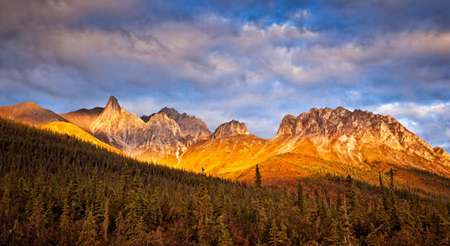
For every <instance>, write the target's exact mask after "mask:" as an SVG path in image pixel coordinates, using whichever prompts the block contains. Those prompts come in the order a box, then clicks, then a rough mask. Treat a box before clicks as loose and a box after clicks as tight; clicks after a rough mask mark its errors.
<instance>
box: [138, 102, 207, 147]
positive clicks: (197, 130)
mask: <svg viewBox="0 0 450 246" xmlns="http://www.w3.org/2000/svg"><path fill="white" fill-rule="evenodd" d="M158 113H162V114H165V115H167V117H169V118H170V119H172V120H174V121H175V122H176V123H177V124H178V125H179V127H180V130H181V136H182V137H183V139H184V142H185V144H186V146H190V145H192V144H194V143H197V142H199V141H203V140H207V139H208V138H209V137H210V135H211V132H210V131H209V129H208V126H206V124H205V122H203V121H202V120H201V119H199V118H197V117H195V116H192V115H188V114H186V113H179V112H178V111H177V110H175V109H174V108H168V107H164V108H163V109H161V110H160V111H159V112H158ZM155 115H156V114H153V115H149V116H142V117H141V118H142V120H144V121H145V122H147V121H149V120H150V119H151V118H152V117H154V116H155Z"/></svg>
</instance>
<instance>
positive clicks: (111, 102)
mask: <svg viewBox="0 0 450 246" xmlns="http://www.w3.org/2000/svg"><path fill="white" fill-rule="evenodd" d="M107 109H108V110H114V111H116V110H120V109H121V108H120V105H119V101H118V100H117V98H116V97H114V96H110V97H109V99H108V103H107V104H106V106H105V110H107Z"/></svg>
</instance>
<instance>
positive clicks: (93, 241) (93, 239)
mask: <svg viewBox="0 0 450 246" xmlns="http://www.w3.org/2000/svg"><path fill="white" fill-rule="evenodd" d="M77 244H78V245H86V246H91V245H98V240H97V225H96V221H95V216H94V214H93V213H92V211H91V209H89V210H88V213H87V215H86V218H85V220H84V224H83V228H82V229H81V232H80V236H79V238H78V242H77Z"/></svg>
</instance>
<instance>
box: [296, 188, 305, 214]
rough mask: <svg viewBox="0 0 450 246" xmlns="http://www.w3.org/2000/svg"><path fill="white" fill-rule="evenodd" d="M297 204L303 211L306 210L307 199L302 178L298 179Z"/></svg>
mask: <svg viewBox="0 0 450 246" xmlns="http://www.w3.org/2000/svg"><path fill="white" fill-rule="evenodd" d="M297 206H298V207H299V209H300V212H301V213H304V211H305V199H304V197H303V186H302V183H301V182H300V180H298V181H297Z"/></svg>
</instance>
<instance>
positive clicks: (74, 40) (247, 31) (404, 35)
mask: <svg viewBox="0 0 450 246" xmlns="http://www.w3.org/2000/svg"><path fill="white" fill-rule="evenodd" d="M255 2H257V3H261V1H253V0H245V1H240V3H237V4H230V3H229V2H228V1H211V2H210V1H208V4H202V3H199V4H190V5H189V6H187V5H186V4H182V3H183V1H173V2H167V1H166V2H164V1H158V0H155V1H142V0H126V1H112V0H92V1H78V0H56V1H44V0H37V1H25V0H18V1H4V0H3V1H2V0H0V89H1V91H2V92H1V93H0V103H2V104H7V103H13V102H17V101H22V100H37V101H38V102H39V101H42V102H46V105H57V106H55V107H57V108H54V109H55V110H57V111H64V110H68V109H75V108H76V107H78V106H79V104H81V105H83V107H85V106H86V105H87V104H89V103H91V104H97V105H102V104H103V103H104V102H103V101H104V99H105V98H107V97H108V96H109V95H110V94H113V95H116V96H118V97H119V98H121V99H123V101H124V103H125V105H126V106H127V107H130V108H131V109H132V110H133V111H134V112H136V113H145V112H146V113H151V112H152V111H156V109H157V108H159V107H162V106H165V105H169V106H175V107H177V108H180V110H184V111H187V112H189V113H193V114H198V115H199V116H201V117H202V118H204V119H205V120H206V121H207V122H208V123H209V125H210V127H211V128H214V127H215V126H217V125H218V124H220V123H221V122H223V121H227V120H229V119H231V118H236V119H239V120H243V121H248V122H249V127H250V129H251V130H252V131H253V132H255V133H257V134H259V135H262V136H265V137H269V136H271V134H273V132H274V131H275V130H276V128H277V126H278V122H279V120H280V119H281V117H282V115H283V114H285V113H288V112H289V113H293V114H298V113H300V112H301V111H304V110H307V109H308V108H310V107H313V106H316V107H321V106H330V107H335V106H338V105H343V106H348V107H351V108H367V107H369V108H373V109H376V110H377V112H385V113H389V114H393V115H394V116H397V117H399V119H401V120H402V122H405V124H408V126H410V127H411V128H414V129H416V131H417V132H418V133H419V134H421V136H423V137H424V138H425V139H427V140H429V141H432V142H433V143H437V144H443V145H445V144H446V142H448V141H446V140H445V139H443V138H442V136H446V133H448V128H445V127H444V128H443V127H442V126H440V127H439V126H438V123H439V122H448V121H446V120H448V119H447V118H446V116H445V114H443V113H438V112H437V111H436V112H434V111H430V110H432V109H431V108H430V107H431V106H430V105H432V106H434V107H438V106H439V105H438V104H436V105H435V104H433V103H435V102H436V101H438V102H441V103H442V104H443V105H447V104H448V102H449V100H450V95H449V93H448V91H449V90H450V69H448V68H449V66H450V30H449V28H448V26H450V25H448V23H450V18H449V17H448V15H446V14H445V13H443V12H442V10H443V9H446V8H445V6H446V5H447V3H446V2H444V1H431V2H427V3H420V2H413V3H409V2H408V3H407V2H405V1H395V2H392V1H386V2H385V1H364V2H361V1H327V2H326V3H322V4H319V5H316V4H309V3H308V2H305V3H301V4H296V3H295V1H294V2H290V1H288V2H286V3H273V4H268V3H266V2H264V3H261V4H259V5H258V7H254V4H255ZM205 6H207V7H205ZM449 7H450V6H449ZM400 9H401V10H403V11H398V10H400ZM73 99H76V102H77V103H76V104H75V103H74V100H73ZM408 103H414V105H409V104H408ZM371 105H381V106H380V107H379V108H378V107H377V108H376V107H373V106H371ZM447 107H448V105H447V106H445V107H444V108H447ZM400 109H402V110H406V109H409V110H411V112H406V111H403V112H401V111H400ZM413 109H414V112H412V110H413ZM427 110H428V111H427ZM433 110H437V109H433ZM445 110H447V109H445ZM445 110H444V111H445ZM390 111H392V112H390ZM420 112H422V113H420ZM421 114H422V115H423V116H421ZM430 117H431V118H433V119H435V120H433V122H435V123H433V124H434V125H433V128H431V125H429V124H428V123H427V121H426V120H425V119H430ZM427 124H428V125H427ZM441 125H442V123H441ZM444 125H445V124H444ZM427 126H429V127H427ZM438 128H439V131H442V132H444V134H441V135H442V136H441V137H437V135H438V134H437V132H438V131H434V130H432V129H438ZM271 129H272V130H271Z"/></svg>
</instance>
